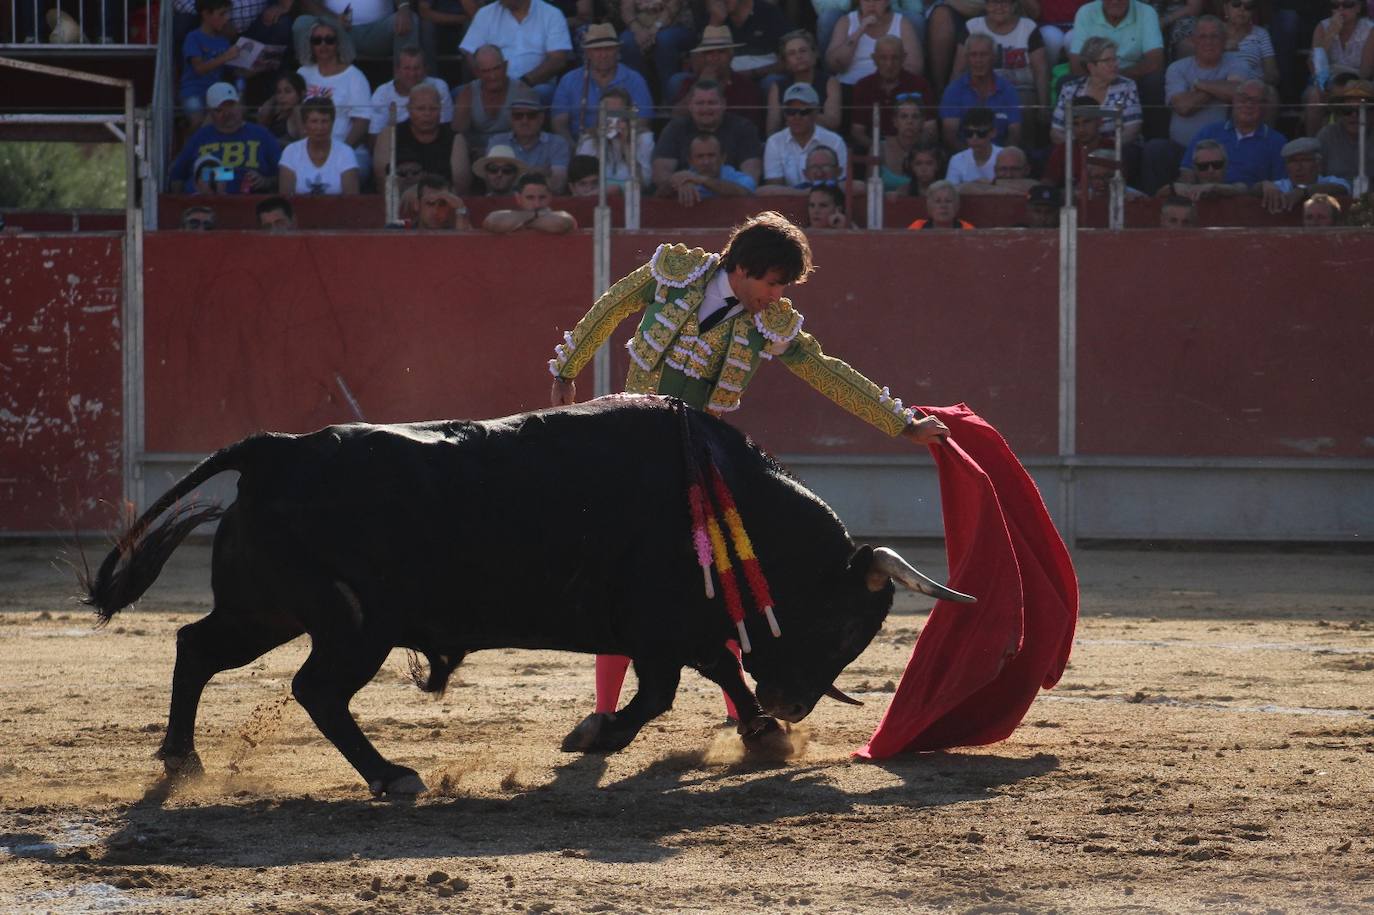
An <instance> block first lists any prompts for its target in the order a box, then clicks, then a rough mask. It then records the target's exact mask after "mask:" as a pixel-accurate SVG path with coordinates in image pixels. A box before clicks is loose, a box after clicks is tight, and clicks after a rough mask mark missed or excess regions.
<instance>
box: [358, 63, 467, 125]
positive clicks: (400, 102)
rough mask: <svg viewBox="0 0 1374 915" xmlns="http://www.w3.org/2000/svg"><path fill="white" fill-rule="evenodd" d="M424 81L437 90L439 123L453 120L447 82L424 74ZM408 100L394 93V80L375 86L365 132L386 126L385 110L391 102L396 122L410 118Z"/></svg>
mask: <svg viewBox="0 0 1374 915" xmlns="http://www.w3.org/2000/svg"><path fill="white" fill-rule="evenodd" d="M425 82H427V83H429V84H430V85H431V86H433V87H434V88H435V89H438V90H439V123H440V124H447V123H448V122H449V121H452V120H453V93H451V92H449V89H448V83H446V82H444V81H443V80H442V79H440V78H439V77H437V76H426V77H425ZM408 101H410V97H409V96H402V95H397V94H396V81H395V80H392V81H391V82H387V83H382V84H381V85H380V86H378V87H377V91H376V92H374V93H372V101H371V102H370V103H369V104H371V106H372V107H371V108H369V109H368V125H367V132H368V133H370V134H373V135H374V136H375V135H376V134H379V133H381V132H382V129H383V128H384V127H386V118H387V112H388V109H389V107H390V105H391V103H392V102H395V103H396V123H397V124H404V123H405V122H406V121H408V120H410V112H409V111H407V110H406V103H407V102H408Z"/></svg>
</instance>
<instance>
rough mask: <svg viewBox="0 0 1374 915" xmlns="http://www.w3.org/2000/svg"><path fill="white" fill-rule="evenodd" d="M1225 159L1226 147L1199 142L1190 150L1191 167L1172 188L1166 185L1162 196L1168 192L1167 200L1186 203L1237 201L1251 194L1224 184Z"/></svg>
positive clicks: (1233, 183) (1241, 187)
mask: <svg viewBox="0 0 1374 915" xmlns="http://www.w3.org/2000/svg"><path fill="white" fill-rule="evenodd" d="M1228 158H1229V157H1228V156H1227V154H1226V147H1225V146H1223V145H1222V144H1221V143H1220V142H1218V141H1217V140H1199V141H1198V143H1197V145H1196V146H1195V147H1193V167H1192V168H1191V169H1189V170H1188V171H1187V172H1186V173H1184V174H1180V175H1179V177H1178V178H1176V179H1174V181H1173V183H1172V184H1169V185H1166V186H1165V188H1164V189H1163V191H1161V193H1163V192H1164V191H1167V192H1168V194H1169V195H1170V196H1174V197H1184V198H1186V199H1188V200H1201V199H1202V198H1203V197H1236V196H1239V195H1241V194H1248V193H1250V188H1249V187H1247V186H1246V185H1245V184H1243V183H1241V182H1239V181H1227V180H1226V167H1227V164H1228V163H1227V160H1228ZM1257 190H1258V188H1257Z"/></svg>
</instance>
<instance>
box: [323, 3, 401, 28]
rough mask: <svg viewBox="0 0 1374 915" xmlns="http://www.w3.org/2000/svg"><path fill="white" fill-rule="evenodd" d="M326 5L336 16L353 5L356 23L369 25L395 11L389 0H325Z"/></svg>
mask: <svg viewBox="0 0 1374 915" xmlns="http://www.w3.org/2000/svg"><path fill="white" fill-rule="evenodd" d="M324 5H325V6H326V7H328V8H329V11H330V12H331V13H334V14H335V15H336V16H342V15H343V14H344V10H346V9H347V8H348V7H350V6H351V7H353V24H354V25H367V24H368V23H369V22H376V21H377V20H378V19H385V18H386V17H387V16H390V15H391V14H392V13H393V12H394V11H395V8H394V7H393V6H392V5H391V4H390V3H388V2H387V0H324Z"/></svg>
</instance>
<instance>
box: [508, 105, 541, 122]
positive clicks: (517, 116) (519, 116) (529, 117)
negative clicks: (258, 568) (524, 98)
mask: <svg viewBox="0 0 1374 915" xmlns="http://www.w3.org/2000/svg"><path fill="white" fill-rule="evenodd" d="M542 113H543V112H540V111H532V110H530V109H528V108H526V109H525V110H524V111H512V112H511V113H510V119H511V120H512V121H533V120H534V119H535V118H537V117H539V115H540V114H542Z"/></svg>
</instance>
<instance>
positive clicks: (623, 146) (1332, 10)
mask: <svg viewBox="0 0 1374 915" xmlns="http://www.w3.org/2000/svg"><path fill="white" fill-rule="evenodd" d="M192 4H194V8H192ZM1370 8H1374V0H1331V2H1329V4H1328V3H1326V2H1319V0H1156V2H1146V0H619V2H610V0H554V2H549V0H489V2H486V3H482V2H481V0H177V2H176V11H177V16H176V21H177V34H176V37H175V40H176V41H177V42H178V45H179V47H180V49H181V65H182V68H181V83H180V91H179V95H178V97H179V100H180V106H181V114H182V115H183V116H184V120H183V122H182V123H183V124H184V127H185V130H184V133H183V136H184V137H185V140H184V144H183V146H182V148H181V150H180V154H179V155H178V156H177V158H176V161H175V163H174V165H173V167H172V170H171V179H172V182H173V189H174V190H179V191H184V192H187V193H199V194H234V193H257V194H272V193H276V194H279V195H281V196H280V197H279V198H274V199H280V200H282V202H283V203H284V202H285V201H286V200H289V198H290V197H291V196H293V195H301V194H357V193H369V192H380V191H382V190H383V189H384V188H385V187H386V186H387V184H388V181H389V179H390V178H391V177H392V176H394V177H395V179H396V180H397V182H398V183H399V188H400V190H401V192H402V200H403V215H404V217H405V218H406V219H407V220H409V221H410V222H411V223H413V224H424V225H434V226H441V225H442V226H444V227H450V228H451V227H463V226H464V225H465V224H466V210H465V208H464V206H463V203H462V197H463V196H464V195H487V196H491V197H496V198H504V200H505V202H506V203H509V204H510V209H506V210H499V211H497V212H495V213H492V214H491V215H490V216H489V217H488V218H487V219H486V221H485V223H486V227H487V228H489V229H490V230H492V231H500V232H505V231H516V230H519V229H524V228H530V229H534V230H542V231H554V232H557V231H567V230H568V229H569V228H572V227H573V226H575V225H576V222H575V220H573V218H572V216H570V215H569V214H568V213H566V212H563V211H560V210H556V209H553V208H552V204H551V201H552V199H553V198H556V197H559V196H564V195H568V196H587V195H593V194H597V193H599V191H600V190H601V184H600V182H601V180H602V175H603V174H604V180H605V184H606V188H605V189H606V191H607V192H610V193H615V192H617V191H620V190H622V189H624V188H625V187H626V186H627V184H629V183H630V182H639V183H640V184H641V185H642V190H643V191H644V193H646V194H649V195H654V196H657V197H661V198H664V199H669V200H676V201H677V202H678V203H679V204H681V205H682V206H684V207H690V206H694V205H696V204H698V203H700V202H701V201H702V200H706V199H709V198H711V197H717V196H748V195H760V196H768V195H795V196H796V197H797V198H798V203H799V204H800V203H801V201H802V199H804V200H805V212H806V216H807V219H808V220H809V221H810V222H811V223H812V225H813V226H818V227H844V226H847V225H848V224H849V223H848V217H847V215H846V213H845V205H846V201H847V200H848V199H850V197H851V196H852V191H851V192H849V193H846V191H845V187H846V182H847V181H849V180H851V179H853V180H862V179H864V178H865V177H867V175H868V174H869V172H870V171H873V172H876V174H878V175H879V176H880V177H881V181H882V185H883V188H884V190H885V191H886V192H887V193H888V194H890V195H894V196H919V197H923V198H925V199H926V202H927V210H928V213H929V215H928V218H926V219H924V220H921V221H920V223H919V225H913V228H921V229H929V228H972V226H970V225H969V224H968V223H967V222H965V221H963V220H961V219H960V218H959V216H958V211H959V200H960V198H961V197H967V196H968V195H986V194H1004V195H1016V196H1019V197H1022V198H1024V199H1025V200H1026V205H1027V211H1026V212H1027V223H1026V224H1027V225H1039V224H1044V225H1051V224H1052V223H1053V219H1052V218H1051V217H1050V216H1048V215H1047V214H1046V212H1045V211H1046V210H1049V209H1053V207H1052V206H1051V204H1052V203H1054V202H1057V201H1062V200H1063V199H1064V193H1065V190H1064V184H1065V180H1066V174H1067V173H1069V172H1070V170H1071V172H1072V174H1073V176H1074V178H1075V184H1076V185H1077V184H1079V182H1080V181H1081V182H1082V185H1081V187H1082V193H1084V194H1086V195H1087V196H1088V197H1089V198H1095V197H1101V196H1105V194H1106V188H1107V187H1108V186H1109V185H1110V182H1111V180H1112V178H1113V177H1115V176H1118V175H1119V176H1121V177H1122V178H1123V179H1124V182H1125V184H1126V186H1127V196H1128V198H1134V197H1140V196H1146V195H1149V196H1157V197H1159V198H1161V199H1165V200H1166V205H1165V206H1164V207H1163V210H1164V212H1166V213H1167V214H1168V215H1167V218H1166V217H1161V220H1162V222H1163V223H1164V224H1167V225H1172V226H1176V227H1181V226H1185V225H1191V224H1195V222H1196V218H1197V210H1196V203H1197V201H1199V200H1201V199H1203V198H1210V197H1225V196H1245V195H1248V196H1253V197H1255V198H1256V199H1257V200H1259V201H1260V202H1261V204H1262V206H1263V207H1264V208H1265V209H1267V210H1268V211H1270V212H1275V213H1279V212H1289V211H1295V210H1296V209H1298V208H1301V209H1302V210H1303V213H1304V214H1305V219H1306V220H1307V221H1308V222H1309V223H1319V222H1320V221H1321V220H1322V219H1326V218H1329V219H1330V220H1331V221H1339V219H1340V214H1341V212H1342V199H1343V198H1348V197H1349V196H1350V194H1351V193H1352V190H1353V189H1354V187H1355V185H1356V178H1357V176H1358V175H1360V174H1362V173H1368V172H1370V171H1371V170H1374V133H1369V135H1367V136H1366V138H1365V140H1366V142H1365V143H1364V144H1363V146H1364V150H1365V156H1366V161H1365V162H1364V163H1363V165H1362V163H1360V162H1359V150H1360V147H1361V142H1360V135H1359V134H1360V129H1361V127H1360V124H1361V115H1360V110H1361V105H1362V104H1363V103H1364V102H1366V101H1370V100H1374V83H1371V81H1370V80H1371V79H1372V78H1374V40H1371V39H1372V38H1374V34H1372V33H1374V23H1372V22H1371V19H1370V18H1369V12H1370ZM241 37H243V38H247V39H252V40H251V41H244V40H241ZM255 42H256V43H258V44H260V45H265V46H266V47H254V43H255ZM245 56H246V57H252V58H253V62H252V63H251V64H245V63H240V61H239V59H240V58H241V57H245ZM440 73H442V74H443V75H444V76H448V77H450V79H451V82H450V81H447V80H445V79H443V78H441V77H440ZM368 74H373V75H374V77H373V78H372V79H370V78H369V75H368ZM387 75H389V76H390V79H389V80H385V81H383V80H382V79H380V78H379V77H384V76H387ZM1367 121H1368V123H1366V125H1365V128H1364V129H1365V130H1366V132H1367V133H1368V132H1370V131H1374V112H1371V115H1370V116H1369V117H1368V119H1367ZM875 131H876V133H875ZM1118 150H1119V151H1118ZM603 158H604V163H603V162H602V161H601V160H602V159H603ZM851 187H852V186H851ZM1313 201H1316V202H1315V203H1313ZM1185 204H1186V206H1185ZM799 210H800V206H799ZM1309 211H1315V212H1317V215H1316V216H1310V217H1309V216H1307V214H1308V213H1309ZM270 213H274V214H277V215H276V216H273V217H272V218H273V220H274V223H273V225H274V226H275V225H277V224H278V223H282V224H284V223H290V222H291V221H292V220H291V217H290V213H289V204H287V209H286V210H285V211H283V210H282V209H281V208H280V207H279V208H277V209H274V210H271V211H270ZM260 217H261V213H260Z"/></svg>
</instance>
